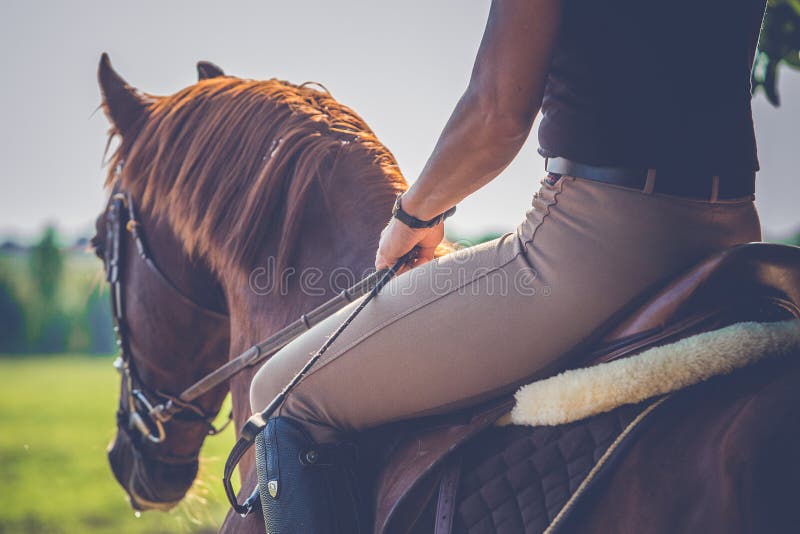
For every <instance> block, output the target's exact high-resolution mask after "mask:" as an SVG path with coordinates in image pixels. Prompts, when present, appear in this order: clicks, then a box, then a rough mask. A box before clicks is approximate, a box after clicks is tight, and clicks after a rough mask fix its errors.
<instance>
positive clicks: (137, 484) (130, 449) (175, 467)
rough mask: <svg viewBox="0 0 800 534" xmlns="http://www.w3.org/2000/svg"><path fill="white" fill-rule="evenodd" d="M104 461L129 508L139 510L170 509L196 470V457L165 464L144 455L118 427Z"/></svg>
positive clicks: (192, 479)
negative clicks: (122, 490) (186, 460)
mask: <svg viewBox="0 0 800 534" xmlns="http://www.w3.org/2000/svg"><path fill="white" fill-rule="evenodd" d="M108 461H109V464H110V465H111V471H112V472H113V473H114V478H116V479H117V482H119V484H120V486H122V488H123V489H124V490H125V492H126V493H127V494H128V498H129V501H130V504H131V507H132V508H133V509H134V510H141V511H144V510H161V511H167V510H170V509H172V508H174V507H175V506H176V505H177V504H178V503H179V502H180V501H181V500H182V499H183V497H184V496H185V495H186V492H187V491H189V488H191V487H192V484H193V483H194V479H195V477H196V476H197V469H198V461H197V460H194V461H191V462H182V463H168V462H163V461H160V460H157V459H154V458H148V457H147V456H145V455H144V454H143V453H142V452H141V451H140V449H139V448H138V447H137V445H135V444H134V443H133V442H132V441H131V437H130V435H129V434H128V433H127V432H125V431H121V430H118V431H117V435H116V436H115V437H114V440H113V441H112V442H111V443H110V444H109V446H108Z"/></svg>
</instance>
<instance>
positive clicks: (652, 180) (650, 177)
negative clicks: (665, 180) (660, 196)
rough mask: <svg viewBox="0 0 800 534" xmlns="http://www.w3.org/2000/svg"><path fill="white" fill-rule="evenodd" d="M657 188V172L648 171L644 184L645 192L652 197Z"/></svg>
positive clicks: (653, 170)
mask: <svg viewBox="0 0 800 534" xmlns="http://www.w3.org/2000/svg"><path fill="white" fill-rule="evenodd" d="M639 176H641V175H639ZM655 188H656V170H655V169H647V181H646V182H645V183H644V189H643V191H644V193H645V194H647V195H650V194H652V193H653V190H654V189H655Z"/></svg>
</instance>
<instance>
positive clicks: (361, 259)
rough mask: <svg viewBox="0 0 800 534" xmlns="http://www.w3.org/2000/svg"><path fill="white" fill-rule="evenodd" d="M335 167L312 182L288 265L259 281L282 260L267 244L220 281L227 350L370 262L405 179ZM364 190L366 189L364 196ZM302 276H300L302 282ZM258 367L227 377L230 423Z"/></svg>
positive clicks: (320, 298) (238, 348)
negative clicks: (241, 272) (250, 264)
mask: <svg viewBox="0 0 800 534" xmlns="http://www.w3.org/2000/svg"><path fill="white" fill-rule="evenodd" d="M337 173H338V174H339V176H337V177H333V178H334V179H331V180H328V181H327V183H335V184H336V187H333V188H331V187H328V188H326V187H324V186H323V185H321V184H317V185H316V186H315V190H314V191H313V192H312V194H310V195H309V197H308V200H307V202H309V205H308V206H307V207H306V209H305V210H304V211H305V213H306V214H307V215H306V216H305V217H304V219H303V222H302V227H301V231H300V235H301V238H300V239H301V240H302V246H300V247H298V250H297V253H296V254H295V257H294V258H293V260H292V262H291V265H290V266H289V267H288V268H286V269H284V270H283V271H282V272H281V273H277V274H278V276H273V277H272V280H273V283H271V284H266V285H265V284H264V282H263V280H265V278H264V275H266V274H268V273H274V268H275V266H276V264H280V263H282V262H280V261H276V260H275V258H274V257H273V256H271V255H270V254H269V251H268V252H267V253H266V254H265V255H264V257H263V263H262V265H261V266H259V267H256V269H251V270H250V273H249V275H248V276H247V277H242V276H238V277H236V278H231V279H229V280H225V281H223V288H224V291H225V293H226V296H227V299H228V307H229V310H230V318H231V345H230V346H231V357H235V356H237V355H238V354H241V352H243V351H244V350H246V349H247V348H248V347H250V346H252V345H253V344H254V343H257V342H259V341H261V340H263V339H266V338H267V337H269V336H270V335H272V334H274V333H275V332H277V331H278V330H280V329H281V328H283V327H284V326H286V325H287V324H289V323H290V322H292V321H294V320H295V319H297V318H299V317H300V315H301V314H303V313H304V312H307V311H309V310H311V309H313V308H314V307H316V306H318V305H319V304H321V303H322V302H324V301H326V300H328V299H330V298H331V297H333V296H334V295H336V294H337V293H338V292H340V291H341V290H342V289H343V286H344V287H347V286H349V285H351V284H352V283H355V282H356V281H358V280H360V279H361V278H363V277H364V276H365V275H367V274H368V273H369V272H370V271H371V270H372V267H373V263H374V259H375V251H376V249H377V244H378V239H379V237H380V232H381V230H382V229H383V227H384V225H385V224H386V221H387V220H388V219H389V217H390V213H391V206H392V203H393V201H394V198H395V196H396V194H397V193H398V191H400V190H402V189H403V188H404V187H405V184H404V183H398V182H397V180H394V181H393V180H391V179H389V178H387V177H385V176H383V175H382V174H378V175H376V174H375V173H379V171H378V170H377V169H375V173H373V174H371V175H370V174H369V173H366V174H365V173H364V172H354V170H353V169H351V168H348V166H346V165H340V166H339V168H338V170H337ZM365 180H368V181H370V185H369V187H365V184H364V181H365ZM376 184H377V185H378V187H376ZM364 191H369V194H368V195H367V197H366V198H365V197H364V194H363V192H364ZM266 248H267V249H269V246H267V247H266ZM270 269H272V271H270ZM259 277H260V278H262V283H260V284H259V283H258V282H257V279H258V278H259ZM304 277H307V278H304ZM301 280H304V282H303V284H302V285H301V283H300V282H301ZM309 281H310V283H309ZM257 370H258V367H257V366H256V368H252V369H248V370H246V371H245V372H243V373H241V374H240V375H239V376H237V377H235V378H234V379H232V380H231V386H230V388H231V397H232V401H233V411H234V418H235V422H236V425H237V428H241V426H242V425H243V424H244V422H245V421H246V419H247V418H248V417H249V416H250V415H251V410H250V402H249V391H250V382H251V380H252V377H253V375H254V374H255V372H256V371H257Z"/></svg>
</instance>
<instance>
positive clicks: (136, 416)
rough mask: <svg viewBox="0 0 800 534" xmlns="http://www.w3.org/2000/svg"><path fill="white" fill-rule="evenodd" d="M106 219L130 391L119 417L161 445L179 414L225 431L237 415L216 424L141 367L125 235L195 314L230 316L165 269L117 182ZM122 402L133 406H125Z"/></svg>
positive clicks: (121, 362) (110, 277)
mask: <svg viewBox="0 0 800 534" xmlns="http://www.w3.org/2000/svg"><path fill="white" fill-rule="evenodd" d="M105 223H106V239H105V247H104V249H103V258H104V260H105V268H106V281H107V282H108V284H109V289H110V293H111V311H112V314H113V317H114V332H115V334H116V338H117V346H118V347H119V356H118V357H117V358H116V360H115V361H114V367H115V368H116V369H117V371H118V372H119V373H120V375H121V376H122V380H123V382H124V390H125V398H124V399H123V400H122V401H121V406H120V409H119V410H118V412H117V418H118V421H119V422H120V423H124V424H121V425H120V426H121V427H122V428H127V430H129V431H130V430H136V431H138V432H139V433H140V434H141V435H142V437H144V438H145V439H146V440H147V441H149V442H151V443H155V444H159V443H162V442H163V441H164V440H165V439H166V437H167V431H166V427H165V425H166V424H167V423H168V422H169V421H170V420H171V419H173V418H180V419H182V420H186V421H199V422H203V423H205V424H206V425H207V426H208V435H216V434H219V433H220V432H222V431H223V430H224V429H225V428H226V427H227V426H228V424H230V422H231V420H232V414H229V416H228V420H227V421H226V422H225V423H224V424H223V425H222V426H221V427H215V426H214V424H213V421H214V419H215V417H216V414H208V413H206V412H205V411H204V410H203V408H201V407H200V406H199V405H198V404H197V403H196V402H194V399H192V400H189V401H186V400H183V399H181V398H180V396H175V395H172V394H170V393H167V392H164V391H161V390H158V389H154V388H151V387H148V386H147V385H146V384H144V382H143V381H142V380H141V378H140V377H139V375H138V374H137V372H136V359H135V357H134V354H133V353H132V351H131V349H130V345H129V342H128V341H129V339H128V338H129V332H130V327H129V325H128V322H127V319H126V317H125V306H124V304H125V289H124V284H123V274H124V270H123V265H124V260H125V258H124V253H125V252H124V251H125V250H126V248H125V237H126V236H127V235H130V236H131V237H132V238H133V241H134V244H135V245H136V250H137V252H138V257H139V259H140V261H142V262H144V264H145V265H146V266H147V268H148V272H150V273H152V274H153V275H155V276H156V277H157V278H159V279H160V281H161V282H162V283H163V285H165V286H166V287H167V288H169V290H170V291H171V292H172V293H174V295H175V296H176V297H177V298H178V300H180V301H181V302H183V303H184V304H186V305H187V306H188V307H190V308H192V310H193V312H194V313H201V314H203V315H205V316H208V317H210V318H212V319H215V320H225V321H227V320H228V316H227V315H226V314H224V313H221V312H218V311H216V310H212V309H210V308H208V307H206V306H203V305H201V304H198V303H197V302H195V301H194V300H192V299H191V298H190V297H188V296H187V295H185V294H184V293H183V292H181V290H180V289H178V287H177V286H175V284H173V283H172V282H171V281H170V279H169V278H168V277H167V276H166V275H165V274H164V273H163V272H162V271H161V269H159V267H158V265H157V264H156V263H155V262H154V261H153V259H152V256H151V255H150V254H149V251H148V249H147V246H146V242H145V239H144V236H143V230H142V227H141V225H140V224H139V221H138V219H137V218H136V211H135V209H134V204H133V198H132V197H131V195H130V194H129V193H127V192H125V191H124V190H122V189H121V188H120V187H119V184H118V183H117V184H116V185H115V187H114V189H113V191H112V195H111V199H110V200H109V203H108V207H107V210H106V213H105ZM122 405H124V406H125V407H126V408H127V409H123V406H122ZM126 419H127V420H126Z"/></svg>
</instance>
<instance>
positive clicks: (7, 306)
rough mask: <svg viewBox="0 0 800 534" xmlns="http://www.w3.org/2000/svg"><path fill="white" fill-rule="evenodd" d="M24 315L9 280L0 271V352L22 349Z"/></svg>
mask: <svg viewBox="0 0 800 534" xmlns="http://www.w3.org/2000/svg"><path fill="white" fill-rule="evenodd" d="M24 345H25V315H24V312H23V309H22V305H21V304H20V302H19V299H17V296H16V294H15V293H14V288H13V287H12V285H11V282H10V281H9V280H7V278H6V276H5V273H3V272H2V271H0V353H1V352H15V351H19V350H22V348H23V347H24Z"/></svg>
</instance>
